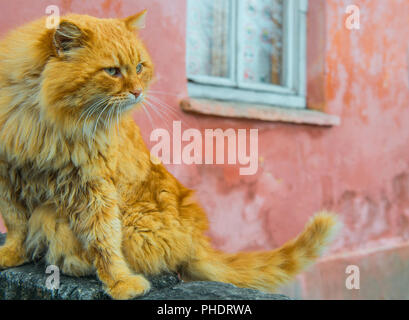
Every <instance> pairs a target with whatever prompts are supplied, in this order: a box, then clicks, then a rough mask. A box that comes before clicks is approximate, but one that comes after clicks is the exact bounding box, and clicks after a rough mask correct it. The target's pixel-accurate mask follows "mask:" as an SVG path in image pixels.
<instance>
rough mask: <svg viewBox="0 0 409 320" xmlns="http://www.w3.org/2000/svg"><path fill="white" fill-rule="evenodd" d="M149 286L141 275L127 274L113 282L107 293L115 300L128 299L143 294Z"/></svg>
mask: <svg viewBox="0 0 409 320" xmlns="http://www.w3.org/2000/svg"><path fill="white" fill-rule="evenodd" d="M150 288H151V284H150V283H149V281H148V280H146V279H145V278H144V277H143V276H129V277H127V278H124V279H121V280H118V281H117V282H115V284H114V285H113V286H112V287H110V288H108V289H107V293H108V294H109V295H110V296H111V297H112V298H114V299H117V300H129V299H132V298H136V297H140V296H143V295H144V294H145V293H147V292H148V291H149V290H150Z"/></svg>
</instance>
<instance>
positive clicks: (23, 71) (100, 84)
mask: <svg viewBox="0 0 409 320" xmlns="http://www.w3.org/2000/svg"><path fill="white" fill-rule="evenodd" d="M143 16H144V12H142V13H140V14H137V15H135V16H131V17H129V18H127V19H97V18H94V17H90V16H85V15H68V16H65V17H63V19H62V20H61V22H60V25H59V26H58V27H57V28H55V29H47V28H46V23H45V19H40V20H38V21H35V22H32V23H30V24H28V25H25V26H23V27H21V28H18V29H16V30H14V31H12V32H11V33H9V34H8V35H7V36H6V37H5V39H3V40H2V41H1V42H0V212H1V213H2V215H3V217H4V220H5V223H6V226H7V230H8V234H7V240H6V243H5V245H4V246H3V247H1V248H0V268H8V267H13V266H17V265H20V264H23V263H25V262H26V261H29V260H31V259H33V258H35V257H36V256H40V255H44V256H45V259H46V262H47V263H48V264H54V265H58V266H59V267H60V268H61V270H62V271H63V272H64V273H66V274H68V275H73V276H82V275H88V274H93V273H95V272H96V273H97V275H98V277H99V279H100V280H101V281H102V282H103V283H104V285H105V287H106V291H107V292H108V293H109V294H110V295H111V296H112V297H113V298H116V299H129V298H132V297H136V296H139V295H143V294H144V293H146V292H147V291H148V290H149V288H150V284H149V282H148V281H147V280H146V278H145V277H144V275H148V274H158V273H160V272H163V271H173V272H179V273H180V274H181V275H182V276H183V277H184V278H185V279H189V280H213V281H222V282H229V283H233V284H235V285H237V286H240V287H249V288H256V289H261V290H264V291H269V292H273V291H274V290H276V289H277V287H278V286H279V285H281V284H283V283H285V282H286V281H288V280H290V279H291V278H292V277H294V275H296V274H297V273H298V272H300V271H301V270H302V269H303V268H305V267H306V266H307V265H308V264H310V263H311V262H312V261H313V260H314V259H316V258H317V257H318V256H319V253H320V251H321V249H322V248H323V247H324V246H325V245H327V244H328V242H329V238H330V235H331V233H332V231H333V229H334V226H335V224H336V219H335V217H334V216H333V215H331V214H328V213H325V212H323V213H320V214H318V215H316V216H315V217H314V218H313V219H312V220H311V221H310V223H309V224H308V225H307V227H306V229H305V230H304V232H303V233H302V234H301V235H299V236H298V237H297V238H296V239H295V240H292V241H290V242H288V243H286V244H285V245H284V246H283V247H281V248H279V249H276V250H274V251H271V252H250V253H238V254H225V253H222V252H220V251H218V250H215V249H213V248H212V247H211V246H210V244H209V240H208V238H207V237H206V236H205V232H206V230H207V229H208V220H207V218H206V214H205V213H204V211H203V210H202V208H201V207H200V206H199V205H198V204H197V203H196V202H195V200H194V198H193V192H192V191H191V190H188V189H187V188H185V187H184V186H182V185H181V184H180V183H179V182H178V180H176V179H175V178H174V177H173V176H172V175H171V174H170V173H169V172H168V171H167V170H166V169H165V167H164V166H163V165H161V164H154V163H152V162H151V161H150V154H149V150H147V148H146V146H145V144H144V142H143V141H142V138H141V135H140V133H139V129H138V127H137V126H136V125H135V123H134V121H133V120H132V117H131V112H132V110H133V108H136V107H137V106H138V104H139V100H138V101H136V100H133V98H132V97H133V96H132V95H130V92H135V91H136V92H138V91H139V92H142V94H145V95H146V92H147V89H148V86H149V84H150V82H151V80H152V77H153V72H154V71H153V64H152V61H151V59H150V57H149V54H148V52H147V50H146V49H145V47H144V45H143V43H142V42H141V41H140V39H139V38H138V36H137V34H136V32H137V30H136V29H137V28H138V25H140V23H141V20H142V19H143ZM138 64H141V65H140V66H142V68H141V69H139V70H138V68H137V66H138ZM107 68H118V69H111V70H119V71H120V72H119V74H117V75H114V76H113V75H112V74H110V73H108V72H107ZM134 96H135V95H134ZM135 97H136V96H135ZM135 103H136V104H135ZM113 115H115V117H113Z"/></svg>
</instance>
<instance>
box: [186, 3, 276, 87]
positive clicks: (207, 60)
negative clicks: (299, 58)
mask: <svg viewBox="0 0 409 320" xmlns="http://www.w3.org/2000/svg"><path fill="white" fill-rule="evenodd" d="M283 1H284V0H240V1H239V0H189V1H188V25H187V71H188V75H189V76H197V75H207V76H213V77H221V78H230V79H231V80H232V81H234V82H235V83H238V81H244V82H245V83H264V84H269V83H270V84H276V85H280V84H282V65H283V63H282V61H283V16H284V3H283ZM234 7H237V8H238V10H239V11H240V17H241V18H240V19H239V18H238V17H235V19H233V17H232V16H233V15H234V14H235V13H234V10H233V8H234ZM232 19H233V20H232ZM231 21H236V22H237V23H236V25H235V26H232V24H231ZM232 37H234V38H236V37H237V42H238V43H237V45H238V46H237V47H234V50H231V45H230V44H231V39H232ZM233 55H237V56H236V57H235V56H233ZM233 61H236V62H237V63H238V64H239V65H238V66H237V70H238V74H237V76H238V77H239V79H237V78H236V74H234V73H235V72H236V71H234V70H231V69H236V68H234V67H233V68H232V67H231V65H232V62H233Z"/></svg>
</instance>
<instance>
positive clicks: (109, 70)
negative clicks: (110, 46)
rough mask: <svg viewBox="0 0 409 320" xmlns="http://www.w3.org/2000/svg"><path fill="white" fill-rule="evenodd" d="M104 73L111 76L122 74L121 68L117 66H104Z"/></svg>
mask: <svg viewBox="0 0 409 320" xmlns="http://www.w3.org/2000/svg"><path fill="white" fill-rule="evenodd" d="M104 70H105V72H106V73H108V74H109V75H110V76H111V77H116V78H118V77H120V76H121V75H122V73H121V70H120V69H119V68H105V69H104Z"/></svg>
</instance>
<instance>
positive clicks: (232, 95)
mask: <svg viewBox="0 0 409 320" xmlns="http://www.w3.org/2000/svg"><path fill="white" fill-rule="evenodd" d="M190 1H198V0H188V10H189V2H190ZM229 1H230V8H231V11H232V14H231V15H230V28H231V30H232V31H231V32H232V35H233V36H232V37H231V41H230V52H234V53H237V54H232V56H231V57H230V59H229V61H230V78H219V77H213V76H197V75H189V74H188V75H187V77H188V80H189V82H188V92H189V96H190V97H192V98H205V99H212V100H224V101H239V102H247V103H256V104H259V103H260V104H268V105H274V106H279V107H288V108H306V60H307V59H306V56H307V48H306V38H307V10H308V0H284V24H283V25H284V27H283V32H284V34H283V72H282V77H283V78H282V83H283V85H274V84H263V83H249V82H245V81H243V80H240V79H239V75H241V74H243V73H242V72H240V71H241V70H242V67H243V62H242V61H240V60H241V57H242V56H243V55H242V54H241V50H242V49H243V44H242V43H241V41H242V40H240V39H244V37H243V36H241V35H240V34H239V31H238V28H237V26H238V25H240V21H241V20H242V19H243V17H242V13H243V11H244V10H243V6H244V5H245V1H242V0H229ZM242 30H243V29H242Z"/></svg>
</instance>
